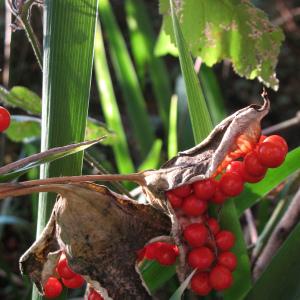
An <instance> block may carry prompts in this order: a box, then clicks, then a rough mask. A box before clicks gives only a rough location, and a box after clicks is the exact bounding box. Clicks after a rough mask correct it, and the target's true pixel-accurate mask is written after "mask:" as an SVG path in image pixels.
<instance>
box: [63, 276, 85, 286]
mask: <svg viewBox="0 0 300 300" xmlns="http://www.w3.org/2000/svg"><path fill="white" fill-rule="evenodd" d="M61 280H62V282H63V284H64V285H65V286H66V287H67V288H70V289H77V288H80V287H82V286H83V284H84V278H83V277H82V276H80V275H79V274H76V275H75V276H74V277H72V278H70V279H65V278H62V279H61Z"/></svg>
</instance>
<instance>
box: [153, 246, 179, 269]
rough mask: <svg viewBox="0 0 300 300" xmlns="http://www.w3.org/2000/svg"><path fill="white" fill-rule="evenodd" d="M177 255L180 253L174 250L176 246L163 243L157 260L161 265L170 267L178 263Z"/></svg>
mask: <svg viewBox="0 0 300 300" xmlns="http://www.w3.org/2000/svg"><path fill="white" fill-rule="evenodd" d="M176 248H177V247H176ZM177 255H178V251H176V249H174V245H171V244H168V243H161V245H160V247H159V250H158V252H157V257H156V259H157V261H158V262H159V263H160V264H161V265H164V266H170V265H173V264H174V263H175V262H176V258H177Z"/></svg>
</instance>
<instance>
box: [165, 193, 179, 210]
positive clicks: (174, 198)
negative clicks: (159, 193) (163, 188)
mask: <svg viewBox="0 0 300 300" xmlns="http://www.w3.org/2000/svg"><path fill="white" fill-rule="evenodd" d="M167 197H168V200H169V202H170V203H171V205H172V207H173V208H180V207H181V205H182V200H183V199H182V198H181V197H178V196H176V195H175V194H174V193H173V192H171V191H168V192H167Z"/></svg>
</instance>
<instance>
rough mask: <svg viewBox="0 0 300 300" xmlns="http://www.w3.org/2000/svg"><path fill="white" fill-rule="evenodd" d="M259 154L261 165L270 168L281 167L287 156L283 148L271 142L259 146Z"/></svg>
mask: <svg viewBox="0 0 300 300" xmlns="http://www.w3.org/2000/svg"><path fill="white" fill-rule="evenodd" d="M257 154H258V159H259V161H260V163H261V164H262V165H264V166H266V167H268V168H276V167H278V166H280V165H281V164H282V163H283V161H284V159H285V155H286V153H285V152H284V151H283V148H282V147H281V146H278V145H276V144H273V143H270V142H263V143H261V144H260V145H259V146H258V149H257Z"/></svg>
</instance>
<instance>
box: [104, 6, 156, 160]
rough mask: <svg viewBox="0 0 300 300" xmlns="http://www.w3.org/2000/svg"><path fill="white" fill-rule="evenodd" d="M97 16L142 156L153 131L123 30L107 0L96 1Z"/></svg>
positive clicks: (150, 140) (152, 138) (146, 150)
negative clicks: (105, 37)
mask: <svg viewBox="0 0 300 300" xmlns="http://www.w3.org/2000/svg"><path fill="white" fill-rule="evenodd" d="M99 18H100V21H101V23H102V24H103V28H104V30H103V31H104V32H105V33H106V36H107V38H108V44H109V50H110V51H109V54H110V56H111V60H112V63H113V66H114V69H115V72H116V77H117V81H118V83H119V84H120V87H121V89H122V93H123V96H124V101H125V103H126V109H127V111H128V116H129V120H130V123H131V127H132V131H133V134H134V136H135V139H136V144H137V145H138V146H139V150H140V153H141V157H142V158H144V157H145V156H146V155H147V153H148V151H149V149H150V147H151V146H152V144H153V142H154V130H153V126H152V124H151V122H150V118H149V115H148V113H147V109H146V103H145V100H144V97H143V93H142V91H141V87H140V85H139V82H138V78H137V75H136V72H135V69H134V66H133V63H132V61H131V58H130V55H129V53H128V50H127V47H126V43H125V40H124V38H123V36H122V32H121V30H120V28H119V26H118V24H117V21H116V18H115V16H114V13H113V10H112V8H111V4H110V1H108V0H101V1H100V2H99Z"/></svg>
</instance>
